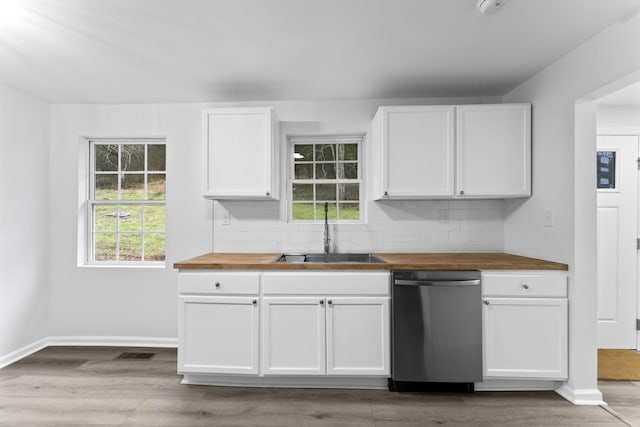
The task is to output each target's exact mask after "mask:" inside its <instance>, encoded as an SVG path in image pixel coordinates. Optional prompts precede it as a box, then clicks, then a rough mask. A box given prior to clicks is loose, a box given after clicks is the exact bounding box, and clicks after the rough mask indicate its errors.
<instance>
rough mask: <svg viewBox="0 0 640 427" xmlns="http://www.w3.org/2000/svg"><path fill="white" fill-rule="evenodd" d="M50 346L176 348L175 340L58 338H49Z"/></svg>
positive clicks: (100, 337) (98, 337) (176, 342)
mask: <svg viewBox="0 0 640 427" xmlns="http://www.w3.org/2000/svg"><path fill="white" fill-rule="evenodd" d="M48 345H50V346H79V347H80V346H87V347H94V346H96V347H97V346H104V347H165V348H177V347H178V339H177V338H155V337H154V338H150V337H118V336H113V337H102V336H58V337H49V339H48Z"/></svg>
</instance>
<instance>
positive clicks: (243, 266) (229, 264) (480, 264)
mask: <svg viewBox="0 0 640 427" xmlns="http://www.w3.org/2000/svg"><path fill="white" fill-rule="evenodd" d="M280 255H281V254H279V253H209V254H205V255H201V256H198V257H195V258H191V259H188V260H185V261H181V262H177V263H175V264H174V265H173V267H174V268H178V269H181V270H192V269H193V270H207V269H226V270H404V269H410V270H568V266H567V265H566V264H560V263H557V262H551V261H545V260H541V259H536V258H528V257H523V256H518V255H511V254H506V253H396V254H385V253H380V254H378V253H376V254H375V255H376V256H377V257H379V258H381V259H382V260H383V261H385V263H384V264H381V263H351V262H349V263H309V262H307V263H278V262H276V260H277V259H278V258H280Z"/></svg>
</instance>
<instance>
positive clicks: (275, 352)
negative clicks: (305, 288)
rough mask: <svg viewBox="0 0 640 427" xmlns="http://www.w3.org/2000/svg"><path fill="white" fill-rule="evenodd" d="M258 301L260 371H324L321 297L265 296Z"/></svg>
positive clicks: (323, 315) (323, 311)
mask: <svg viewBox="0 0 640 427" xmlns="http://www.w3.org/2000/svg"><path fill="white" fill-rule="evenodd" d="M319 301H322V304H321V303H320V302H319ZM262 303H263V314H262V336H263V339H262V373H263V374H275V375H278V374H280V375H323V374H325V373H326V368H325V309H324V298H318V297H265V298H264V299H263V301H262Z"/></svg>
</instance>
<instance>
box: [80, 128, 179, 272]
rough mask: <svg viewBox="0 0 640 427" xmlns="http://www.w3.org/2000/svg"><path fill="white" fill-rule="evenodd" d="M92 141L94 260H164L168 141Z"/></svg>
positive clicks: (91, 243) (90, 256)
mask: <svg viewBox="0 0 640 427" xmlns="http://www.w3.org/2000/svg"><path fill="white" fill-rule="evenodd" d="M89 142H90V148H89V152H90V157H89V159H90V162H89V171H90V172H89V192H88V196H89V197H88V200H87V202H88V203H87V209H88V215H87V218H88V225H89V227H88V232H89V233H88V235H89V239H88V240H89V245H88V246H89V247H88V257H87V258H88V261H89V263H93V264H100V263H108V264H134V263H145V264H146V263H153V262H156V263H157V262H163V261H164V260H165V214H166V210H165V199H166V177H167V174H166V149H165V147H166V146H165V142H164V140H161V139H159V140H91V141H89Z"/></svg>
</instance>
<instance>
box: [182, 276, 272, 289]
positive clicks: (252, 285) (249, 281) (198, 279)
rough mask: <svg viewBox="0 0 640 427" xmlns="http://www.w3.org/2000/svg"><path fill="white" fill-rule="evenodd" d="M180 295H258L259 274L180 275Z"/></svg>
mask: <svg viewBox="0 0 640 427" xmlns="http://www.w3.org/2000/svg"><path fill="white" fill-rule="evenodd" d="M179 277H180V279H179V281H180V293H183V294H184V293H186V294H210V295H224V294H258V293H260V273H246V272H241V273H240V272H238V273H202V272H198V273H191V272H185V273H180V275H179Z"/></svg>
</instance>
